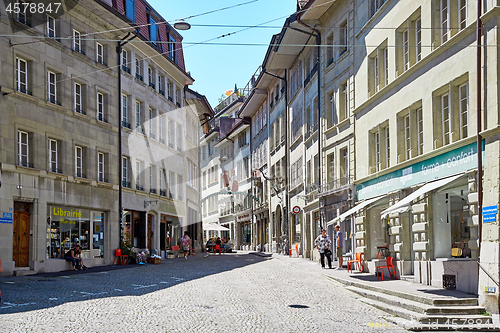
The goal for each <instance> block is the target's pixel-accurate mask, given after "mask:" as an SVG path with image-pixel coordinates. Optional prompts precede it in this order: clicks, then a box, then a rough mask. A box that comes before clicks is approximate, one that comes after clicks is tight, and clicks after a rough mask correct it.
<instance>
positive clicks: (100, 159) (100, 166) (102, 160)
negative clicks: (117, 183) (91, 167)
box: [97, 152, 106, 182]
mask: <svg viewBox="0 0 500 333" xmlns="http://www.w3.org/2000/svg"><path fill="white" fill-rule="evenodd" d="M105 167H106V155H105V154H104V153H101V152H99V153H97V180H98V181H100V182H106V179H105V176H104V175H105V174H104V169H105Z"/></svg>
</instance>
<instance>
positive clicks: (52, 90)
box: [47, 71, 57, 104]
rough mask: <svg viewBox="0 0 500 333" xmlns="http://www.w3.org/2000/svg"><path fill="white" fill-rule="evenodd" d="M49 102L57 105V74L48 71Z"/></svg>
mask: <svg viewBox="0 0 500 333" xmlns="http://www.w3.org/2000/svg"><path fill="white" fill-rule="evenodd" d="M47 101H48V102H49V103H52V104H57V74H56V73H54V72H52V71H47Z"/></svg>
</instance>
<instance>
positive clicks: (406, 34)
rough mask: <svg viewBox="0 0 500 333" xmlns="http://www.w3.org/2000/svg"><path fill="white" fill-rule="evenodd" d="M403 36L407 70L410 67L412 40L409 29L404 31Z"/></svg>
mask: <svg viewBox="0 0 500 333" xmlns="http://www.w3.org/2000/svg"><path fill="white" fill-rule="evenodd" d="M402 36H403V44H402V46H403V66H404V70H405V71H407V70H408V69H409V68H410V41H409V38H408V37H409V32H408V29H405V30H404V31H403V33H402Z"/></svg>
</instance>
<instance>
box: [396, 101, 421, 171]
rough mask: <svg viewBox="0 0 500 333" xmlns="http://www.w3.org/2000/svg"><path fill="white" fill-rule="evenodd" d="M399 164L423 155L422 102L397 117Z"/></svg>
mask: <svg viewBox="0 0 500 333" xmlns="http://www.w3.org/2000/svg"><path fill="white" fill-rule="evenodd" d="M397 126H398V129H397V151H398V163H400V162H403V161H407V160H409V159H411V158H413V157H416V156H418V155H420V154H422V153H423V120H422V107H421V102H418V104H416V105H413V106H411V107H409V108H407V109H404V110H402V111H401V112H400V113H399V114H398V117H397Z"/></svg>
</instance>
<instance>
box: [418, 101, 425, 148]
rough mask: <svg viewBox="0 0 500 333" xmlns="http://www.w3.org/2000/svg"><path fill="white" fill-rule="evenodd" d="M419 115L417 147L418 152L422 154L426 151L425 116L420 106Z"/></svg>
mask: <svg viewBox="0 0 500 333" xmlns="http://www.w3.org/2000/svg"><path fill="white" fill-rule="evenodd" d="M416 116H417V147H418V148H417V149H418V154H419V155H422V154H423V153H424V118H423V113H422V108H421V107H420V108H418V109H417V112H416Z"/></svg>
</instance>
